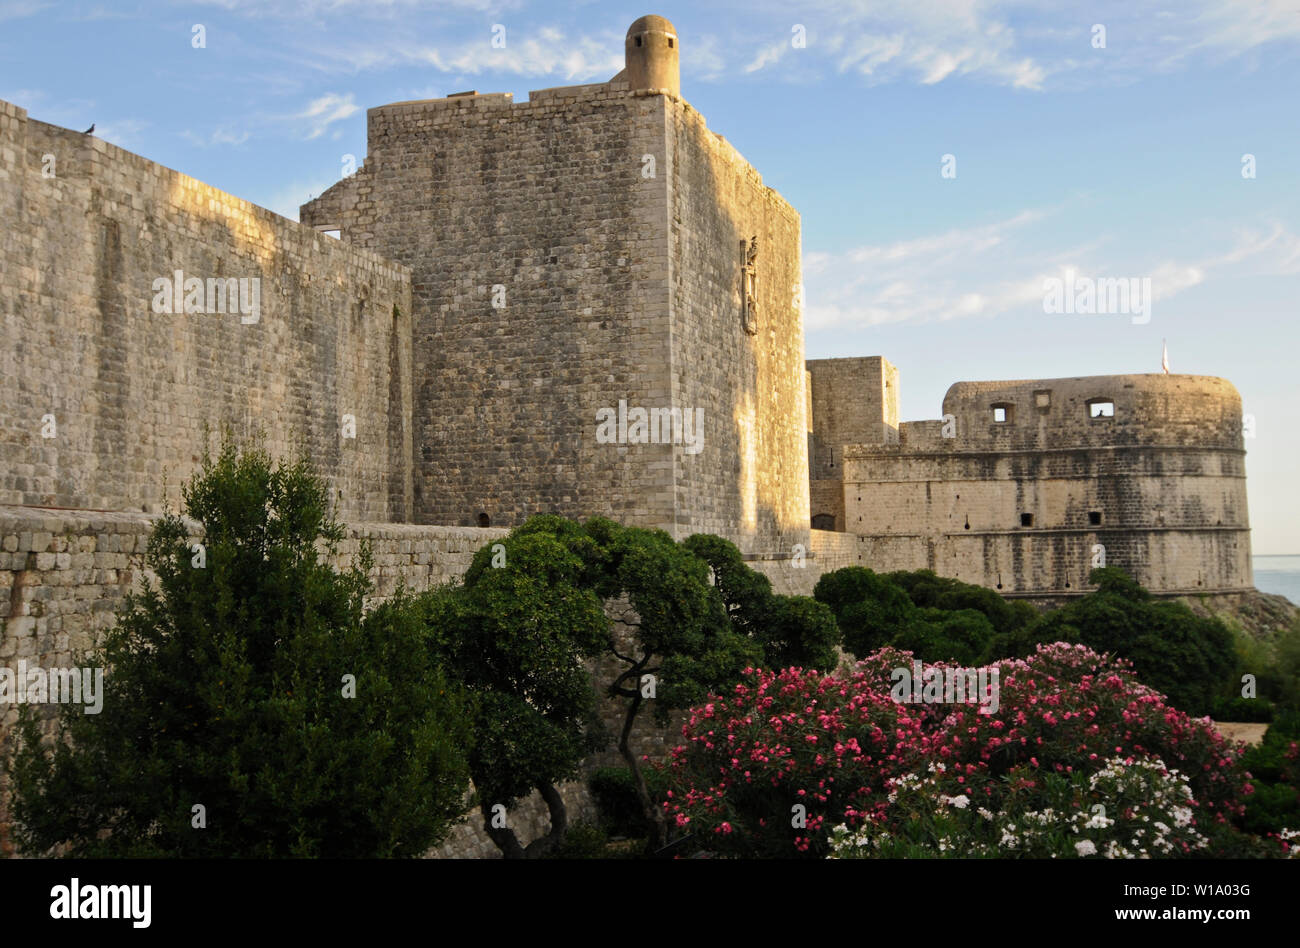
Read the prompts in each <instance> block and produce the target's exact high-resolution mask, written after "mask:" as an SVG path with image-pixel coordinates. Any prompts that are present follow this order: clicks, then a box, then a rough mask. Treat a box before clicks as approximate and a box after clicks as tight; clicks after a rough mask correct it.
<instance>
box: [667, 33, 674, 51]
mask: <svg viewBox="0 0 1300 948" xmlns="http://www.w3.org/2000/svg"><path fill="white" fill-rule="evenodd" d="M668 48H669V49H672V48H673V38H672V37H671V36H670V37H668Z"/></svg>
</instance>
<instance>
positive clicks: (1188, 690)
mask: <svg viewBox="0 0 1300 948" xmlns="http://www.w3.org/2000/svg"><path fill="white" fill-rule="evenodd" d="M1091 581H1092V582H1094V583H1096V584H1098V587H1099V588H1098V589H1097V590H1096V591H1095V592H1092V593H1089V594H1088V595H1086V596H1083V597H1081V598H1080V599H1078V600H1076V601H1075V602H1072V603H1070V604H1069V605H1067V606H1065V607H1064V608H1061V609H1058V610H1056V611H1054V612H1050V613H1048V614H1047V615H1044V616H1043V617H1042V618H1040V619H1039V620H1038V621H1037V622H1035V623H1034V624H1033V625H1031V626H1029V627H1028V628H1027V629H1025V630H1023V634H1021V633H1013V634H1012V636H1010V637H1005V638H1001V639H999V640H998V641H997V642H995V643H994V647H995V648H997V647H1004V646H1006V645H1008V644H1009V643H1011V642H1012V641H1013V640H1014V642H1015V643H1016V644H1017V645H1018V646H1020V647H1022V648H1024V649H1026V651H1023V652H1012V653H1011V656H1010V657H1020V656H1023V655H1025V654H1029V652H1031V651H1032V649H1033V647H1034V646H1035V645H1036V644H1038V643H1050V642H1071V643H1081V644H1083V645H1087V646H1088V647H1089V648H1092V649H1095V650H1096V651H1098V652H1109V653H1111V654H1113V655H1118V656H1120V657H1122V658H1126V659H1128V660H1129V661H1131V662H1132V663H1133V668H1134V671H1136V672H1137V675H1138V678H1139V679H1140V680H1141V681H1142V682H1143V683H1144V684H1146V685H1148V686H1150V687H1151V688H1154V689H1156V690H1157V691H1160V692H1162V693H1163V694H1165V695H1166V696H1167V697H1168V698H1169V701H1170V704H1172V705H1173V706H1174V707H1176V708H1178V709H1180V710H1182V711H1186V712H1188V713H1189V714H1194V715H1202V714H1209V713H1210V711H1211V710H1212V708H1213V706H1214V702H1215V699H1217V698H1220V697H1224V696H1226V695H1228V694H1230V693H1231V691H1230V689H1231V688H1233V687H1234V684H1236V683H1239V681H1240V678H1239V676H1238V675H1237V671H1238V667H1239V666H1238V659H1237V653H1236V649H1235V647H1234V642H1233V638H1232V633H1231V632H1230V631H1229V629H1228V627H1227V626H1225V625H1224V624H1223V623H1222V622H1221V621H1220V620H1218V619H1211V618H1204V617H1201V616H1198V615H1196V614H1195V613H1194V612H1192V610H1191V609H1189V608H1188V607H1187V606H1186V605H1184V604H1183V603H1180V602H1171V601H1163V600H1157V599H1153V598H1152V597H1151V596H1150V594H1149V593H1147V592H1146V590H1144V589H1143V588H1142V587H1141V586H1139V585H1138V584H1137V583H1136V582H1134V581H1133V580H1132V579H1131V578H1129V577H1128V575H1127V574H1125V573H1124V572H1123V571H1122V570H1119V569H1117V568H1115V567H1107V568H1105V569H1097V570H1093V572H1092V576H1091Z"/></svg>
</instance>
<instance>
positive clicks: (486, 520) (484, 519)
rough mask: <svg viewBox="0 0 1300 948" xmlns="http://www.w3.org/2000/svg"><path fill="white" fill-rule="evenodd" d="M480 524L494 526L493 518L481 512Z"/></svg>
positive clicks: (481, 525) (479, 516)
mask: <svg viewBox="0 0 1300 948" xmlns="http://www.w3.org/2000/svg"><path fill="white" fill-rule="evenodd" d="M478 525H479V526H480V527H490V526H492V518H491V517H489V516H488V515H487V514H485V513H481V514H479V515H478Z"/></svg>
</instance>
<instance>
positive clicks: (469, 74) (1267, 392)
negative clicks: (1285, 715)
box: [0, 0, 1300, 553]
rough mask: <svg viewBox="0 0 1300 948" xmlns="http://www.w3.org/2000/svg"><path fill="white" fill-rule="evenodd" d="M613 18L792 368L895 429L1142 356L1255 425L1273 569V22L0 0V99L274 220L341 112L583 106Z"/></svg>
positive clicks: (850, 3)
mask: <svg viewBox="0 0 1300 948" xmlns="http://www.w3.org/2000/svg"><path fill="white" fill-rule="evenodd" d="M645 13H658V14H661V15H663V16H667V17H668V18H669V19H671V20H672V21H673V23H674V24H675V26H676V27H677V30H678V33H679V38H680V48H681V56H682V93H683V95H684V96H685V97H686V98H687V99H688V100H689V101H690V102H691V103H692V105H694V106H695V107H696V108H697V109H699V110H700V111H701V112H702V113H703V114H704V115H705V116H706V118H707V119H708V122H709V125H710V127H711V128H713V129H714V130H715V131H717V132H719V133H721V134H722V135H724V136H726V137H727V138H728V139H729V140H730V141H731V142H732V143H733V144H734V145H735V146H736V147H737V148H738V149H739V150H740V152H741V153H742V154H743V155H745V157H746V158H747V159H749V161H750V162H751V163H753V164H754V165H755V167H757V168H758V169H759V171H761V172H762V174H763V177H764V180H765V181H766V183H767V184H769V185H771V186H772V187H774V188H776V189H777V190H778V191H780V192H781V193H782V194H783V195H784V196H785V198H786V199H787V200H789V201H790V202H791V203H792V204H793V205H794V206H795V207H796V208H797V209H798V210H799V211H800V213H801V214H802V217H803V249H804V267H805V281H806V284H807V290H806V296H805V298H806V311H805V320H806V324H807V354H808V356H809V358H824V357H830V356H842V355H884V356H885V357H887V358H888V359H890V360H891V361H892V362H894V363H895V364H896V365H897V366H898V367H899V371H900V377H901V383H902V405H901V413H902V417H903V418H904V420H907V419H920V418H934V417H938V415H939V414H940V410H939V406H940V402H941V400H942V397H943V393H944V392H945V391H946V389H947V387H948V385H949V384H951V383H952V382H954V381H958V380H965V379H1019V378H1052V377H1058V376H1075V375H1102V374H1111V373H1129V372H1155V371H1159V369H1160V353H1161V343H1162V340H1166V339H1167V340H1168V347H1169V356H1170V364H1171V368H1172V370H1173V371H1174V372H1186V373H1193V374H1201V375H1218V376H1223V377H1225V378H1228V379H1230V380H1231V381H1232V382H1233V383H1234V384H1235V385H1236V386H1237V388H1238V390H1239V391H1240V392H1241V394H1242V397H1243V399H1244V403H1245V411H1246V412H1248V413H1250V414H1252V415H1254V416H1255V421H1256V431H1257V436H1256V437H1255V438H1252V439H1250V440H1248V441H1247V442H1246V447H1247V451H1248V456H1247V471H1248V474H1249V478H1250V481H1249V485H1250V504H1251V521H1252V525H1253V527H1254V549H1255V552H1257V553H1300V491H1298V490H1297V489H1296V484H1295V482H1296V480H1297V477H1298V476H1300V438H1298V437H1297V431H1298V430H1300V417H1297V416H1298V415H1300V411H1298V410H1297V405H1296V400H1297V395H1298V394H1300V386H1298V385H1297V368H1296V361H1297V359H1296V354H1297V352H1300V325H1298V324H1297V321H1296V319H1295V315H1296V310H1297V306H1298V305H1300V304H1298V302H1297V301H1298V300H1300V187H1297V185H1300V103H1298V100H1297V92H1300V82H1298V81H1297V79H1298V78H1300V0H1253V2H1252V0H1180V2H1177V3H1168V4H1165V3H1158V2H1157V3H1147V2H1142V0H1125V2H1119V3H1111V2H1102V3H1064V2H1060V3H1056V2H1050V0H1048V2H1035V3H1012V2H994V0H987V2H975V0H951V2H927V0H905V2H900V0H891V2H867V0H843V2H827V3H821V2H799V0H787V2H781V3H775V2H767V0H745V2H710V3H707V4H704V3H699V2H694V3H679V2H658V3H656V4H655V5H653V6H648V5H645V4H644V3H637V4H635V5H632V4H625V3H621V2H592V3H571V4H563V3H545V4H538V3H526V2H518V3H489V2H477V0H453V2H443V3H414V2H402V0H387V2H386V0H356V2H353V0H335V2H314V0H301V2H296V3H294V2H290V3H275V2H273V0H265V2H264V0H214V2H206V3H205V2H197V3H132V2H114V3H93V2H92V3H75V2H73V3H43V2H40V0H0V98H3V99H6V100H9V101H12V102H16V103H17V104H18V105H20V106H22V107H24V108H26V109H27V110H28V111H29V112H30V114H31V115H32V117H33V118H37V119H41V120H43V121H47V122H53V123H56V124H59V125H65V126H69V127H72V128H78V129H80V128H85V127H87V126H89V125H90V124H91V123H92V122H94V123H95V124H96V134H98V135H100V136H102V137H104V138H106V139H107V140H109V141H112V142H114V143H116V144H118V145H121V146H122V147H124V148H128V149H130V150H132V151H135V152H138V153H140V154H142V155H145V156H147V157H149V158H151V159H153V160H155V161H158V162H161V163H162V164H165V165H168V166H170V167H173V168H177V169H179V170H182V171H184V172H186V173H187V174H190V175H193V176H194V177H196V178H199V179H201V180H204V181H207V182H209V183H211V184H213V185H215V186H217V187H220V188H223V189H225V190H227V191H230V192H231V193H233V194H236V195H239V196H240V197H243V198H247V199H248V200H251V201H254V202H256V203H258V204H262V205H264V206H266V207H269V208H271V209H273V210H276V211H278V212H280V213H283V214H286V215H287V216H290V217H296V216H297V206H298V205H299V204H300V203H302V202H303V201H304V200H306V199H307V198H308V197H309V196H312V195H315V194H319V193H320V192H321V191H323V190H324V189H325V188H326V187H328V186H329V185H330V184H332V183H333V182H334V181H336V180H337V179H338V178H339V177H340V176H341V172H342V165H343V162H344V160H345V157H344V156H346V155H349V154H350V155H355V156H356V158H357V161H358V163H359V162H360V160H361V159H362V158H363V156H364V155H365V150H366V141H365V110H366V109H367V108H369V107H372V106H375V105H381V104H384V103H386V102H393V101H399V100H403V99H413V98H430V97H435V96H442V95H446V94H448V93H451V92H459V91H462V90H467V89H477V90H478V91H480V92H513V93H514V94H515V98H516V100H522V99H524V98H525V97H526V96H527V93H528V91H529V90H530V89H541V88H546V87H549V86H555V85H565V84H570V83H579V82H595V81H603V80H605V79H608V78H609V77H610V76H612V75H613V74H614V73H615V72H617V71H618V70H619V69H620V68H622V39H623V35H624V32H625V31H626V29H627V26H628V25H629V24H630V23H631V22H632V21H633V20H634V19H635V18H636V17H638V16H640V15H642V14H645ZM196 24H201V25H202V26H203V28H204V34H205V35H204V38H205V46H204V47H203V48H195V47H194V45H193V35H194V34H193V27H194V26H195V25H196ZM496 24H500V25H501V26H503V27H504V28H505V40H506V43H505V48H503V49H501V48H498V49H494V48H492V45H491V39H492V35H493V32H492V31H493V26H494V25H496ZM1096 24H1100V25H1101V26H1104V27H1105V46H1104V48H1100V47H1098V46H1096V45H1095V39H1094V37H1095V36H1096V34H1095V31H1094V25H1096ZM796 26H801V27H802V28H803V34H804V36H805V37H806V42H805V45H804V46H803V47H802V48H798V47H796V45H795V43H794V42H793V40H794V39H795V36H796V32H795V27H796ZM1247 154H1249V155H1253V156H1254V161H1255V168H1256V176H1255V177H1254V178H1245V177H1243V175H1242V156H1243V155H1247ZM945 155H952V156H953V157H954V159H955V169H956V176H955V177H947V178H945V177H943V176H942V175H941V163H942V160H943V156H945ZM1066 268H1073V269H1074V270H1075V271H1076V272H1077V273H1078V274H1080V275H1081V276H1091V277H1096V278H1102V277H1105V278H1118V277H1134V278H1143V277H1146V278H1150V279H1151V288H1152V296H1153V301H1152V306H1151V313H1150V316H1151V318H1150V321H1149V322H1146V323H1144V324H1137V323H1134V321H1133V319H1132V318H1131V317H1129V316H1124V315H1114V314H1108V315H1088V316H1082V315H1049V314H1047V313H1045V312H1044V306H1043V281H1044V279H1046V278H1048V277H1056V276H1061V275H1062V274H1063V272H1064V271H1065V269H1066Z"/></svg>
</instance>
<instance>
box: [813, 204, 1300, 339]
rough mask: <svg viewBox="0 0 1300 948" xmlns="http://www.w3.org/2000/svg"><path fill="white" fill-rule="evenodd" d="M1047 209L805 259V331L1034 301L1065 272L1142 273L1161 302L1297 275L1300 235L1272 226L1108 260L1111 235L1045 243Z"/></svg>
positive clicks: (977, 312)
mask: <svg viewBox="0 0 1300 948" xmlns="http://www.w3.org/2000/svg"><path fill="white" fill-rule="evenodd" d="M1055 212H1056V211H1055V209H1046V210H1029V211H1024V212H1021V213H1019V214H1016V215H1014V216H1013V217H1010V218H1006V219H1004V220H1000V221H996V222H994V223H992V224H988V225H984V226H979V227H968V228H956V229H952V230H948V231H945V232H943V233H940V234H934V235H929V236H925V237H916V238H911V239H908V240H902V241H896V242H893V243H889V244H881V245H869V246H863V247H857V248H853V249H851V250H847V251H844V252H843V253H809V254H806V255H805V257H804V279H805V282H806V283H807V288H808V290H807V296H806V298H807V309H806V312H805V321H806V325H807V327H808V328H809V329H810V330H818V329H830V328H835V327H845V326H855V327H863V326H871V325H880V324H883V323H899V322H915V323H922V322H939V321H944V320H949V319H958V318H962V317H968V316H986V317H988V316H997V315H1000V314H1003V313H1008V312H1012V311H1016V310H1020V311H1024V309H1025V307H1027V306H1033V307H1037V306H1040V305H1041V303H1042V299H1043V295H1044V281H1046V280H1047V279H1048V278H1051V277H1058V278H1059V277H1063V276H1064V275H1065V273H1066V271H1067V270H1073V271H1074V272H1075V273H1076V274H1078V275H1080V276H1091V277H1093V278H1133V277H1137V278H1142V277H1149V278H1150V279H1151V294H1152V298H1153V299H1155V300H1167V299H1169V298H1171V297H1173V296H1176V295H1178V294H1179V293H1183V292H1185V291H1187V290H1189V289H1191V288H1193V287H1195V286H1199V285H1200V284H1202V283H1205V282H1207V281H1209V280H1211V279H1213V278H1215V277H1219V276H1224V277H1227V276H1247V275H1250V276H1261V275H1293V274H1296V273H1300V236H1297V235H1296V234H1295V233H1293V232H1292V231H1290V230H1289V229H1288V228H1287V227H1286V226H1284V225H1283V224H1281V223H1276V222H1273V223H1270V224H1268V225H1266V226H1263V227H1242V228H1239V229H1238V230H1237V231H1236V232H1235V233H1234V234H1233V236H1232V244H1231V246H1230V247H1228V248H1227V249H1226V250H1222V251H1220V252H1217V253H1213V254H1209V255H1206V256H1203V257H1200V258H1196V259H1190V260H1179V259H1158V258H1154V257H1148V258H1146V259H1139V260H1133V259H1131V258H1128V259H1125V260H1123V261H1122V262H1120V261H1117V260H1116V259H1114V254H1113V252H1112V253H1107V249H1106V248H1107V246H1108V245H1109V244H1111V243H1113V242H1112V241H1108V240H1106V239H1098V240H1094V241H1090V242H1089V243H1087V244H1085V245H1082V246H1075V247H1063V246H1056V247H1053V246H1051V245H1050V243H1049V242H1047V241H1046V240H1045V239H1044V232H1043V229H1041V228H1035V227H1033V225H1035V224H1038V223H1042V222H1045V221H1047V220H1048V218H1050V216H1051V215H1052V214H1054V213H1055Z"/></svg>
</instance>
